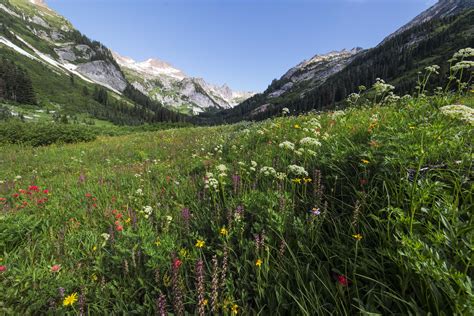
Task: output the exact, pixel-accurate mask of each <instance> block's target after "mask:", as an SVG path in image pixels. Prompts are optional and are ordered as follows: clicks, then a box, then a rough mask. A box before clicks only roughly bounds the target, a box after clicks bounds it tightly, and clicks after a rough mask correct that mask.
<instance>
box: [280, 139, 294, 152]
mask: <svg viewBox="0 0 474 316" xmlns="http://www.w3.org/2000/svg"><path fill="white" fill-rule="evenodd" d="M279 147H280V148H283V149H288V150H294V149H295V144H293V143H292V142H289V141H284V142H283V143H281V144H280V145H279Z"/></svg>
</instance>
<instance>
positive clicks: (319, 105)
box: [201, 10, 474, 122]
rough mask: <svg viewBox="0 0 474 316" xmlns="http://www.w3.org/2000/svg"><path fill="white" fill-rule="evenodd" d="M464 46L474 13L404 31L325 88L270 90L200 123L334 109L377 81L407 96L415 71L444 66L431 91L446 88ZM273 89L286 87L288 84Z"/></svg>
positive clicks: (469, 42)
mask: <svg viewBox="0 0 474 316" xmlns="http://www.w3.org/2000/svg"><path fill="white" fill-rule="evenodd" d="M465 47H474V10H467V11H464V12H462V13H460V14H457V15H454V16H449V17H447V18H444V19H435V20H431V21H429V22H427V23H423V24H421V25H417V26H415V27H413V28H410V29H408V30H405V31H404V32H402V33H400V34H398V35H396V36H394V37H391V38H389V39H388V40H387V41H385V42H383V43H381V44H380V45H379V46H377V47H375V48H372V49H369V50H366V51H363V52H361V53H360V54H359V55H358V56H356V58H355V59H354V60H353V61H352V62H351V63H350V64H349V65H348V66H347V67H345V68H344V69H343V70H341V71H340V72H338V73H336V74H335V75H333V76H331V77H330V78H329V79H327V81H326V82H324V83H323V84H321V85H318V86H315V87H311V86H303V87H300V88H299V89H296V90H292V91H290V92H289V93H286V94H284V95H283V96H281V97H277V98H269V97H268V93H269V92H270V91H271V89H270V88H271V87H270V88H269V90H267V91H266V92H264V93H263V94H257V95H256V96H254V97H252V98H250V99H248V100H246V101H244V102H243V103H241V104H240V105H238V106H237V107H235V108H233V109H230V110H225V111H221V112H219V113H218V114H217V115H215V116H211V115H206V114H205V115H202V116H201V118H202V119H203V121H207V122H222V121H224V122H235V121H239V120H243V119H255V120H260V119H264V118H267V117H271V116H273V115H276V114H278V113H280V112H281V109H282V108H284V107H286V108H289V109H290V110H291V111H292V112H293V113H301V112H305V111H309V110H322V109H328V108H334V107H335V106H336V105H337V104H338V103H339V102H341V101H343V100H344V98H345V97H347V96H348V95H349V94H350V93H353V92H357V91H358V87H359V86H361V85H364V86H371V85H372V84H373V83H374V82H375V80H376V78H382V79H384V80H385V81H387V82H389V83H392V84H394V85H395V86H396V87H397V90H396V92H397V93H399V94H403V93H408V92H411V91H413V89H414V88H415V86H416V85H417V72H419V71H422V70H423V69H424V68H425V67H426V66H430V65H433V64H438V65H439V66H440V67H441V68H440V73H441V74H442V75H441V76H437V77H436V78H433V81H432V82H431V87H433V86H439V85H443V84H444V83H445V82H446V80H447V79H446V78H447V76H446V73H447V71H448V70H449V63H448V62H447V60H448V59H449V57H450V56H452V55H453V53H454V52H456V51H457V50H459V49H461V48H465ZM274 84H278V85H282V84H284V82H281V83H279V82H276V83H274ZM263 105H265V106H264V107H262V106H263ZM260 107H261V108H260ZM263 108H264V109H263Z"/></svg>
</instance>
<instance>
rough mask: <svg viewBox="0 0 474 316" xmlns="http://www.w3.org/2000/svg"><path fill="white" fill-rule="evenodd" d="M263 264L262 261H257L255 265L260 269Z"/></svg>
mask: <svg viewBox="0 0 474 316" xmlns="http://www.w3.org/2000/svg"><path fill="white" fill-rule="evenodd" d="M262 263H263V261H262V259H257V261H255V265H256V266H257V267H260V266H261V265H262Z"/></svg>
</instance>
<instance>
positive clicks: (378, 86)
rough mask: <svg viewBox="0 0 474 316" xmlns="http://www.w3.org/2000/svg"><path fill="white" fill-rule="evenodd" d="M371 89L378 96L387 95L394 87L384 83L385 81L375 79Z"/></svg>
mask: <svg viewBox="0 0 474 316" xmlns="http://www.w3.org/2000/svg"><path fill="white" fill-rule="evenodd" d="M373 88H374V90H375V92H376V93H377V94H378V95H381V94H384V93H387V92H389V91H392V90H394V89H395V87H394V86H392V85H391V84H388V83H385V81H384V80H383V79H380V78H377V79H376V82H375V83H374V85H373Z"/></svg>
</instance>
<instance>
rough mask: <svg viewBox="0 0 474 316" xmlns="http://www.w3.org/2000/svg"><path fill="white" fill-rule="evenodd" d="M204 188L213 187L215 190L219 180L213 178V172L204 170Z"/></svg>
mask: <svg viewBox="0 0 474 316" xmlns="http://www.w3.org/2000/svg"><path fill="white" fill-rule="evenodd" d="M204 184H205V185H204V188H206V189H214V190H217V189H218V187H219V181H217V179H216V178H214V174H213V173H212V172H206V178H205V180H204Z"/></svg>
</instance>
